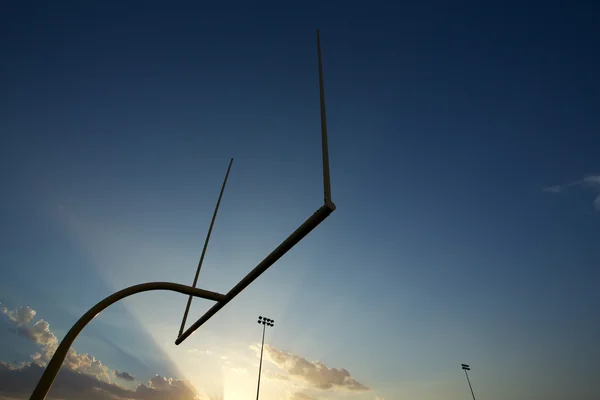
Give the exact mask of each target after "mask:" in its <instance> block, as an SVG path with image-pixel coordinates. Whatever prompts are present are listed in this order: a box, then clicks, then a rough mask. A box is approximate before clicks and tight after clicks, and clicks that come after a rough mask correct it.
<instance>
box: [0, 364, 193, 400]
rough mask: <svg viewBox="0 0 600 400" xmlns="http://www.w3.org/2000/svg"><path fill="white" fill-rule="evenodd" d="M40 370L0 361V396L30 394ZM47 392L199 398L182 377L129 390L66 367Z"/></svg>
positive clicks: (91, 399)
mask: <svg viewBox="0 0 600 400" xmlns="http://www.w3.org/2000/svg"><path fill="white" fill-rule="evenodd" d="M42 372H43V368H42V367H40V366H38V365H35V364H31V363H30V364H28V365H25V366H19V367H15V366H12V365H10V364H7V363H5V362H2V361H0V387H2V389H1V392H0V395H1V396H9V397H12V396H14V397H16V398H24V397H29V395H30V394H31V392H32V390H33V388H34V387H35V385H36V384H37V381H38V380H39V378H40V376H41V375H42ZM50 393H51V396H52V397H53V398H60V399H64V400H78V399H86V400H159V399H169V400H198V399H199V397H198V395H197V394H196V392H195V390H194V389H193V388H192V387H191V385H189V384H188V383H187V382H185V381H182V380H177V379H172V378H165V377H161V376H155V377H154V378H152V379H150V380H149V381H148V382H147V383H146V384H143V383H142V384H140V385H139V386H138V387H137V388H136V389H135V390H129V389H125V388H122V387H120V386H118V385H116V384H113V383H107V382H102V381H99V380H98V379H96V378H94V377H93V376H89V375H85V374H81V373H78V372H76V371H73V370H70V369H68V368H65V367H63V368H62V369H61V371H60V373H59V374H58V376H57V378H56V381H55V382H54V385H53V386H52V389H51V392H50Z"/></svg>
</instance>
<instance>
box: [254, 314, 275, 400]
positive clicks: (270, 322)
mask: <svg viewBox="0 0 600 400" xmlns="http://www.w3.org/2000/svg"><path fill="white" fill-rule="evenodd" d="M258 323H259V324H262V326H263V333H262V343H261V345H260V362H259V363H258V385H257V386H256V400H258V394H259V392H260V373H261V370H262V358H263V348H264V347H265V330H266V329H267V326H271V327H272V326H275V321H273V320H272V319H269V318H266V317H262V316H260V317H258Z"/></svg>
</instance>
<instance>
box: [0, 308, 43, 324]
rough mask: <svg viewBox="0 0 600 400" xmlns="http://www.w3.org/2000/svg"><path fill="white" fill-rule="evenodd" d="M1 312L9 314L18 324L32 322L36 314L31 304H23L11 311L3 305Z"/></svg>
mask: <svg viewBox="0 0 600 400" xmlns="http://www.w3.org/2000/svg"><path fill="white" fill-rule="evenodd" d="M0 312H1V313H2V314H5V315H6V316H8V318H9V319H10V320H11V321H12V322H14V323H15V324H16V325H17V326H21V325H24V324H28V323H30V322H31V321H33V317H35V314H36V313H35V310H33V309H32V308H31V307H29V306H21V307H19V308H17V309H16V310H14V311H10V310H9V309H8V308H6V307H2V308H1V309H0Z"/></svg>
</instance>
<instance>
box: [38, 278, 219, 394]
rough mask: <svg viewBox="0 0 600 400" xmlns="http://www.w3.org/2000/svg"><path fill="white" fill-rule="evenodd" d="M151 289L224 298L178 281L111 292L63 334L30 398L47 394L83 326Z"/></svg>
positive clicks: (208, 297) (142, 284) (206, 297)
mask: <svg viewBox="0 0 600 400" xmlns="http://www.w3.org/2000/svg"><path fill="white" fill-rule="evenodd" d="M151 290H170V291H173V292H179V293H183V294H188V295H191V296H196V297H202V298H204V299H208V300H214V301H223V299H224V298H225V296H224V295H222V294H220V293H215V292H210V291H208V290H203V289H196V288H193V287H191V286H186V285H180V284H178V283H172V282H148V283H141V284H139V285H134V286H130V287H128V288H125V289H123V290H120V291H118V292H116V293H113V294H111V295H110V296H108V297H107V298H105V299H104V300H101V301H100V302H98V303H97V304H96V305H95V306H93V307H92V308H90V309H89V310H88V312H86V313H85V314H83V316H82V317H81V318H79V320H78V321H77V322H75V325H73V327H72V328H71V329H70V330H69V332H68V333H67V334H66V335H65V337H64V338H63V340H62V341H61V342H60V344H59V345H58V348H57V349H56V351H55V352H54V355H53V356H52V358H51V359H50V362H49V363H48V365H47V366H46V369H45V370H44V373H43V374H42V377H41V378H40V380H39V381H38V384H37V386H36V387H35V389H34V390H33V393H32V394H31V397H30V398H29V399H30V400H44V399H45V398H46V396H47V395H48V391H49V390H50V388H51V387H52V384H53V383H54V380H55V379H56V375H57V374H58V371H60V367H61V366H62V364H63V362H64V361H65V358H66V357H67V353H68V352H69V349H70V348H71V345H72V344H73V342H74V341H75V338H77V336H78V335H79V334H80V333H81V331H82V330H83V328H85V326H86V325H87V324H88V323H90V321H91V320H93V319H94V318H95V317H96V316H97V315H98V314H99V313H100V312H101V311H103V310H104V309H106V308H107V307H109V306H110V305H112V304H114V303H116V302H117V301H119V300H121V299H124V298H125V297H128V296H131V295H133V294H137V293H142V292H147V291H151Z"/></svg>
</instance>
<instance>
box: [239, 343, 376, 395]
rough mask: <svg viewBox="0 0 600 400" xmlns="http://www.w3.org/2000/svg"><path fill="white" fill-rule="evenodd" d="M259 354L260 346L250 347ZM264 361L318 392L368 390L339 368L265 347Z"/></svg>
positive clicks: (268, 346)
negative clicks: (318, 390)
mask: <svg viewBox="0 0 600 400" xmlns="http://www.w3.org/2000/svg"><path fill="white" fill-rule="evenodd" d="M250 348H251V349H253V350H254V351H256V352H260V346H258V345H252V346H250ZM264 349H265V356H266V359H267V360H268V361H270V362H272V363H273V364H275V365H276V366H277V367H279V368H280V369H282V370H284V371H285V372H287V374H288V375H289V377H290V378H293V379H295V380H297V381H301V382H303V383H305V384H307V385H308V386H309V387H311V388H314V389H320V390H346V391H352V392H359V391H367V390H370V389H369V388H368V387H367V386H365V385H363V384H362V383H360V382H358V381H357V380H356V379H354V378H353V377H352V376H351V375H350V372H348V371H347V370H346V369H344V368H341V369H338V368H329V367H328V366H327V365H325V364H324V363H322V362H321V361H308V360H306V359H304V358H302V357H300V356H297V355H295V354H292V353H288V352H285V351H281V350H277V349H275V348H274V347H272V346H270V345H265V347H264Z"/></svg>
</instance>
